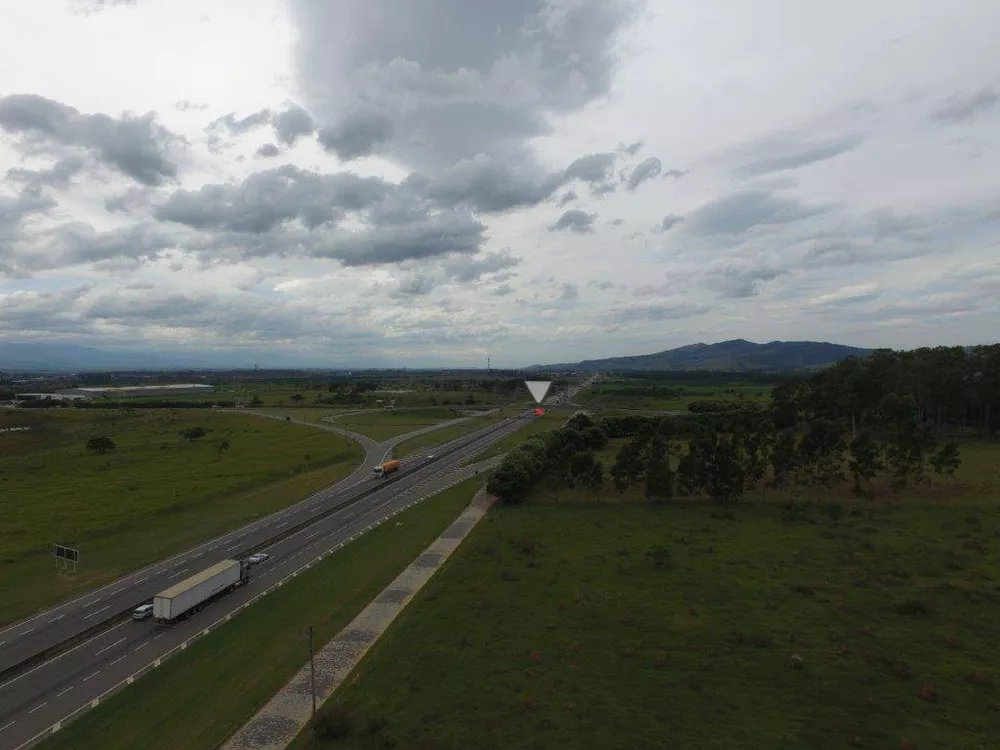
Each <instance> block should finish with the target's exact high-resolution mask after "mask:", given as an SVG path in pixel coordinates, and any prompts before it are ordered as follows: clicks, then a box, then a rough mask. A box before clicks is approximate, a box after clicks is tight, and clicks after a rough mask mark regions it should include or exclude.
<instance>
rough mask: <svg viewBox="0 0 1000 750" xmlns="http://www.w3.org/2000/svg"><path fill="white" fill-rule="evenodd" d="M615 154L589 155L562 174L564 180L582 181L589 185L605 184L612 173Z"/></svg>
mask: <svg viewBox="0 0 1000 750" xmlns="http://www.w3.org/2000/svg"><path fill="white" fill-rule="evenodd" d="M616 159H617V156H616V155H615V154H589V155H588V156H581V157H580V158H579V159H577V160H576V161H574V162H573V163H572V164H570V165H569V166H568V167H566V171H565V172H564V173H563V174H564V176H565V179H566V180H582V181H583V182H589V183H591V184H598V183H603V182H606V181H607V180H608V179H609V178H610V177H611V175H612V173H613V172H614V168H615V161H616Z"/></svg>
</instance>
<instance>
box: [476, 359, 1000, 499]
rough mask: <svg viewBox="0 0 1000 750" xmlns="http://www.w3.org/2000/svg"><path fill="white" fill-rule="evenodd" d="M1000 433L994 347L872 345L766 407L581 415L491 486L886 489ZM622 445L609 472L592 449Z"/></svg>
mask: <svg viewBox="0 0 1000 750" xmlns="http://www.w3.org/2000/svg"><path fill="white" fill-rule="evenodd" d="M998 430H1000V346H988V347H986V346H984V347H972V348H969V349H963V348H960V347H951V348H949V347H939V348H937V349H918V350H915V351H911V352H895V351H891V350H877V351H875V352H873V353H872V354H871V355H870V356H868V357H865V358H855V357H851V358H848V359H845V360H843V361H841V362H839V363H837V364H836V365H834V366H832V367H830V368H827V369H825V370H822V371H820V372H818V373H815V374H814V375H812V376H810V377H807V378H788V379H784V380H782V381H781V382H778V383H777V384H776V385H775V386H774V388H773V390H772V393H771V403H770V404H767V405H762V404H743V405H736V406H735V407H732V406H726V407H725V408H723V407H721V406H720V407H718V408H716V407H715V405H714V404H713V405H712V406H709V407H707V408H705V409H701V408H700V409H697V410H694V412H693V413H690V414H684V415H670V416H662V417H653V416H616V417H605V418H602V419H598V420H596V421H593V420H591V419H590V418H589V417H587V416H586V415H583V414H578V415H576V416H575V417H573V419H571V420H570V421H569V423H567V425H566V426H565V427H563V428H561V429H559V430H556V431H554V432H551V433H546V434H542V435H536V436H534V437H533V438H532V439H531V440H529V441H528V442H527V443H525V444H523V445H522V446H520V447H519V448H518V449H516V450H514V451H512V452H511V453H509V454H508V455H507V457H505V459H504V461H503V462H502V463H501V464H500V466H499V467H498V469H497V471H496V472H495V473H494V474H493V476H492V477H491V479H490V483H489V485H488V489H489V491H490V492H492V493H493V494H495V495H497V496H498V497H499V498H500V499H501V501H503V502H509V503H517V502H522V501H523V500H524V499H525V498H526V497H527V496H528V494H529V493H530V491H531V489H532V488H533V487H535V486H536V485H537V484H538V483H539V482H540V481H542V480H543V479H545V480H546V481H548V482H550V483H553V484H554V485H556V486H571V487H576V488H578V489H586V490H587V491H590V492H598V491H600V490H601V489H603V488H604V486H605V484H606V482H607V481H608V480H610V482H611V483H612V485H613V487H614V488H615V490H617V491H618V492H620V493H624V492H625V491H627V490H628V489H629V488H631V487H635V486H637V485H641V486H642V488H643V492H644V495H645V497H646V498H647V499H649V500H654V501H655V500H669V499H670V498H673V497H676V496H685V497H708V498H712V499H715V500H718V501H721V502H734V501H737V500H739V499H740V498H741V497H743V496H744V495H745V494H746V493H747V492H749V491H750V490H751V489H754V488H756V487H759V486H761V485H762V484H764V486H770V487H777V488H790V489H795V488H798V487H802V486H822V487H833V486H836V485H839V484H841V483H844V482H850V483H851V489H852V491H853V493H854V494H855V495H857V496H859V497H864V498H870V497H872V496H873V495H874V480H875V478H876V477H878V476H884V477H885V478H886V479H887V480H888V484H889V486H890V487H891V488H892V489H893V490H894V491H899V490H902V489H904V488H906V487H910V486H913V485H917V484H923V483H926V482H928V481H929V477H930V475H931V473H932V472H933V473H936V474H938V475H950V474H952V473H954V472H955V470H957V469H958V467H959V466H960V465H961V460H962V459H961V451H960V447H959V443H958V440H957V439H955V438H958V437H965V438H967V437H970V436H976V437H983V438H989V437H995V436H996V434H997V432H998ZM619 438H628V440H627V442H625V443H624V444H623V445H622V446H621V448H620V449H619V450H618V453H617V455H616V456H615V460H614V462H613V464H612V465H611V466H610V468H609V470H608V474H607V477H605V474H604V467H603V466H602V464H601V462H600V461H599V460H597V459H595V457H594V455H593V451H594V450H598V449H600V448H601V447H603V446H604V445H606V443H607V441H608V440H609V439H619Z"/></svg>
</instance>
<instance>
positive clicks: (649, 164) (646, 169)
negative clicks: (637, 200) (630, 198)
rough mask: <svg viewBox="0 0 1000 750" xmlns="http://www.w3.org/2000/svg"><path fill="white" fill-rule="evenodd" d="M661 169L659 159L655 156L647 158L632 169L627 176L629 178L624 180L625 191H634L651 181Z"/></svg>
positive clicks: (661, 164)
mask: <svg viewBox="0 0 1000 750" xmlns="http://www.w3.org/2000/svg"><path fill="white" fill-rule="evenodd" d="M662 169H663V163H662V162H661V161H660V160H659V159H657V158H656V157H655V156H651V157H649V158H648V159H646V160H645V161H644V162H642V163H641V164H639V166H637V167H636V168H635V169H633V170H632V172H631V174H629V176H628V177H627V178H626V179H625V187H626V189H628V190H635V189H636V188H637V187H639V186H640V185H641V184H642V183H644V182H646V181H647V180H652V179H653V178H654V177H656V176H657V175H659V174H660V171H661V170H662Z"/></svg>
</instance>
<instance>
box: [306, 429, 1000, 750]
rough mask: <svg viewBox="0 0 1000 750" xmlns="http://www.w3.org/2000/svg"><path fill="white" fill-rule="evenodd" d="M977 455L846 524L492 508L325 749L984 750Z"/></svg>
mask: <svg viewBox="0 0 1000 750" xmlns="http://www.w3.org/2000/svg"><path fill="white" fill-rule="evenodd" d="M963 456H964V462H963V466H962V469H960V471H959V474H958V475H956V477H955V478H954V480H946V481H937V482H935V483H934V484H933V485H932V486H931V487H929V488H926V489H921V490H919V491H916V492H903V493H900V494H898V495H895V496H893V497H892V498H891V500H890V501H888V502H886V501H885V500H884V499H880V500H877V501H875V502H873V503H862V502H860V501H856V500H852V499H848V497H843V495H848V493H849V488H848V489H847V490H844V491H843V492H841V495H842V497H840V498H838V500H837V502H838V503H839V504H841V505H842V506H843V510H844V513H843V515H842V516H841V514H840V513H837V514H834V513H831V512H830V508H831V506H832V505H833V503H831V502H830V501H829V499H828V498H827V497H826V496H823V495H812V494H810V493H811V491H810V490H802V491H800V492H799V497H798V503H797V506H796V507H795V508H794V509H791V508H789V507H787V506H786V505H785V504H784V503H783V502H762V501H754V500H748V501H744V502H742V503H740V504H737V505H733V506H720V505H717V504H714V503H710V502H706V501H694V502H683V501H675V502H673V503H668V504H657V505H653V504H648V503H644V502H641V501H638V502H637V501H635V498H633V497H631V496H630V495H629V494H628V493H626V495H625V496H619V495H618V494H617V493H615V492H613V491H610V492H606V493H604V494H602V495H601V496H600V497H599V502H590V503H584V504H581V503H574V502H567V501H564V502H561V503H556V502H552V500H551V499H546V498H545V497H542V496H541V495H543V494H544V491H542V490H539V491H538V492H537V493H536V494H535V495H533V496H532V497H531V501H530V502H529V503H528V504H526V505H523V506H515V507H499V508H495V509H494V510H493V511H491V512H490V514H489V515H488V516H487V518H486V519H484V522H483V523H482V524H480V525H479V526H478V527H477V528H476V529H475V530H474V531H473V532H472V533H471V535H470V536H469V538H468V539H467V540H466V541H465V542H464V543H463V545H462V547H461V548H460V549H459V550H458V551H457V552H456V553H455V556H454V557H453V558H452V560H451V561H450V562H449V565H448V567H446V568H445V569H444V570H442V571H441V572H440V573H439V574H438V575H437V576H435V578H434V579H433V580H431V581H430V582H429V583H428V584H427V586H426V587H425V588H424V590H423V591H422V592H421V593H420V594H419V595H418V596H417V598H416V599H415V601H414V602H412V603H411V604H410V606H409V607H408V608H407V609H406V610H405V611H404V612H403V613H402V614H401V615H400V617H399V619H398V620H397V621H396V623H394V625H393V626H392V628H391V629H390V630H389V631H388V632H387V633H386V635H385V636H384V637H383V639H382V640H381V641H380V642H379V643H378V644H376V646H375V647H374V648H373V649H372V650H371V651H370V652H369V654H368V655H367V656H366V658H365V659H364V660H363V661H362V663H361V664H360V665H359V667H358V668H357V669H356V671H355V673H354V674H353V675H352V676H350V677H348V678H347V680H345V682H344V684H343V686H342V687H341V688H340V689H339V690H338V691H337V693H335V695H334V696H333V697H332V698H331V700H330V701H329V702H328V704H327V705H328V706H331V707H332V708H328V709H325V710H333V711H335V712H337V714H338V715H339V716H340V717H341V719H342V720H343V721H342V724H343V726H345V727H347V729H346V730H345V731H344V734H343V736H342V737H340V738H339V739H324V740H322V741H321V742H320V743H319V744H318V745H317V746H318V747H321V748H326V749H327V750H334V749H338V750H339V749H342V748H344V749H346V748H360V747H369V746H372V747H380V746H381V747H391V746H395V747H477V748H484V749H490V748H509V747H533V748H541V749H545V748H553V750H555V748H563V747H578V748H594V749H595V750H597V749H601V750H603V749H604V748H609V747H629V748H659V747H665V746H670V747H674V746H676V747H699V748H718V749H719V750H722V749H723V748H725V749H726V750H730V749H732V748H748V749H749V748H754V749H756V748H761V747H775V748H783V749H784V750H813V749H814V748H821V747H823V748H825V747H861V748H865V747H868V748H875V747H893V748H899V747H911V748H949V750H951V749H953V748H954V749H963V750H974V749H976V750H986V749H987V748H993V747H995V739H996V737H998V736H1000V653H998V652H997V649H996V646H995V641H996V622H997V613H998V612H1000V558H998V557H997V555H996V547H997V544H998V543H1000V503H998V502H997V500H998V499H1000V498H998V496H997V489H998V487H1000V476H998V472H1000V468H998V467H1000V461H998V460H997V459H998V456H1000V449H998V446H996V445H988V444H979V445H972V446H964V447H963ZM428 675H433V679H432V681H428ZM345 717H346V718H345ZM305 734H306V733H303V736H300V737H299V739H298V740H297V743H296V745H295V747H297V748H301V749H302V750H304V749H305V748H306V747H309V742H308V740H309V738H308V737H307V736H305Z"/></svg>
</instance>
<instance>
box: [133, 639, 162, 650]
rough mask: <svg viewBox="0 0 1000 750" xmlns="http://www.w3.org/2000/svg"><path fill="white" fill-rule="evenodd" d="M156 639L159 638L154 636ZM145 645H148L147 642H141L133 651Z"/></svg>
mask: <svg viewBox="0 0 1000 750" xmlns="http://www.w3.org/2000/svg"><path fill="white" fill-rule="evenodd" d="M156 637H157V638H159V637H160V636H156ZM147 643H149V641H143V642H142V643H140V644H139V645H138V646H136V647H135V650H136V651H138V650H139V649H140V648H142V647H143V646H145V645H146V644H147Z"/></svg>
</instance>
